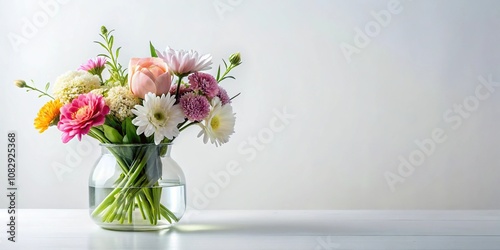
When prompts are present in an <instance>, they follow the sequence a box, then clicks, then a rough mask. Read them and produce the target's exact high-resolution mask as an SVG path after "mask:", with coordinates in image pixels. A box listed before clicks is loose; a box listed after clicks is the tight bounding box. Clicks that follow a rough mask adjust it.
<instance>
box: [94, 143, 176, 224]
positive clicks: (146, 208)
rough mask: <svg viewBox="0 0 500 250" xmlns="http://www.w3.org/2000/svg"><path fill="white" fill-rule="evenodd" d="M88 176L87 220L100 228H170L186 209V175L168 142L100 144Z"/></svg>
mask: <svg viewBox="0 0 500 250" xmlns="http://www.w3.org/2000/svg"><path fill="white" fill-rule="evenodd" d="M101 148H102V154H101V156H100V158H99V159H98V161H97V162H96V164H95V165H94V168H93V170H92V172H91V174H90V180H89V208H90V217H91V218H92V220H93V221H94V222H95V223H96V224H97V225H99V226H100V227H102V228H105V229H112V230H127V231H146V230H160V229H165V228H168V227H170V226H172V225H174V224H175V223H177V222H178V221H179V220H180V219H181V217H182V216H183V214H184V212H185V210H186V191H185V189H186V188H185V184H186V182H185V177H184V173H183V171H182V169H181V168H180V167H179V165H178V164H177V163H176V162H175V161H174V160H173V159H172V158H171V157H170V150H171V148H172V145H171V144H159V145H154V144H101Z"/></svg>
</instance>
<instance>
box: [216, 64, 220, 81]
mask: <svg viewBox="0 0 500 250" xmlns="http://www.w3.org/2000/svg"><path fill="white" fill-rule="evenodd" d="M219 77H220V65H219V68H217V78H216V79H217V81H219Z"/></svg>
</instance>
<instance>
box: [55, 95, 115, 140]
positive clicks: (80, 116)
mask: <svg viewBox="0 0 500 250" xmlns="http://www.w3.org/2000/svg"><path fill="white" fill-rule="evenodd" d="M108 113H109V107H108V106H106V103H105V102H104V99H103V98H102V96H100V95H95V94H93V93H87V94H81V95H79V96H78V97H77V98H75V99H74V100H73V101H71V103H68V104H66V105H64V106H63V107H62V108H61V117H60V120H59V122H58V123H57V128H58V129H59V130H61V131H62V132H63V134H62V141H63V142H64V143H66V142H68V141H70V140H71V139H73V137H75V136H77V137H78V140H81V139H82V135H85V134H87V133H88V132H89V130H90V128H92V127H93V126H99V125H102V124H103V123H104V121H105V120H106V115H107V114H108Z"/></svg>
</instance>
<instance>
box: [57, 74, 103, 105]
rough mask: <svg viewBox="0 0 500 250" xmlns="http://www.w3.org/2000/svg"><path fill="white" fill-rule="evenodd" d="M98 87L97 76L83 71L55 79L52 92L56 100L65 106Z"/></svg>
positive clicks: (99, 83)
mask: <svg viewBox="0 0 500 250" xmlns="http://www.w3.org/2000/svg"><path fill="white" fill-rule="evenodd" d="M100 86H101V82H100V81H99V77H98V76H95V75H92V74H90V73H89V72H87V71H83V70H77V71H69V72H66V73H65V74H63V75H61V76H59V77H58V78H57V80H56V82H55V85H54V90H53V92H54V97H55V98H56V99H59V100H61V102H62V103H64V104H66V103H70V102H71V101H72V100H73V99H75V98H76V97H78V96H79V95H80V94H86V93H89V92H90V91H91V90H93V89H97V88H99V87H100Z"/></svg>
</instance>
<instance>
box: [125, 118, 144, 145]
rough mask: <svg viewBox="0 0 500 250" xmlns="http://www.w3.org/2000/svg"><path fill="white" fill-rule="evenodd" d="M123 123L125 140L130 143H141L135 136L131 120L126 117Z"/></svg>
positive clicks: (135, 130)
mask: <svg viewBox="0 0 500 250" xmlns="http://www.w3.org/2000/svg"><path fill="white" fill-rule="evenodd" d="M123 123H124V124H125V130H126V135H127V137H128V138H127V139H128V140H129V141H130V143H141V138H140V137H139V135H137V128H136V127H135V125H134V124H132V119H131V118H130V117H127V118H126V119H125V121H123Z"/></svg>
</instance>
